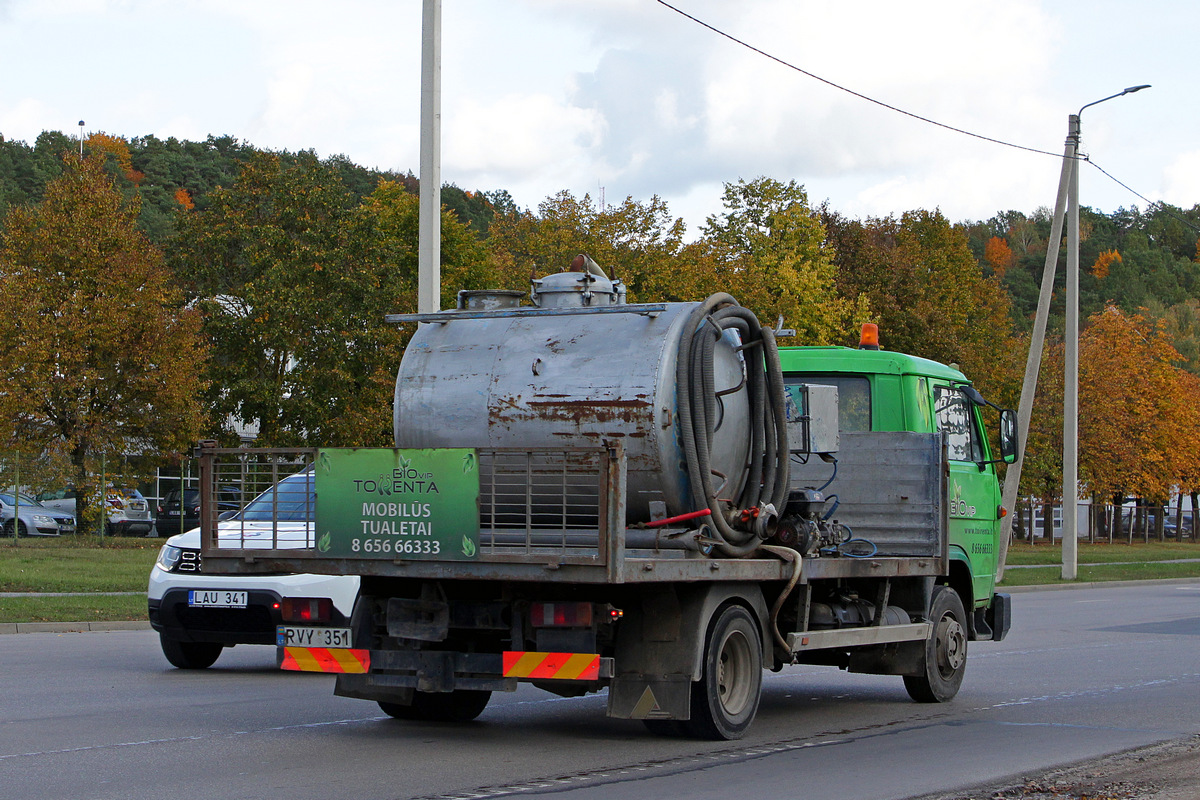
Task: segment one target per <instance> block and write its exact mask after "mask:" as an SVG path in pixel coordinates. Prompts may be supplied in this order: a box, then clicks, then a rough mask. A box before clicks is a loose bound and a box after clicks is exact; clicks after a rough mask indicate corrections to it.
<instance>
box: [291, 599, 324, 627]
mask: <svg viewBox="0 0 1200 800" xmlns="http://www.w3.org/2000/svg"><path fill="white" fill-rule="evenodd" d="M280 614H281V616H282V617H283V621H284V622H329V621H330V620H331V619H332V618H333V601H332V600H330V599H329V598H328V597H285V598H283V608H282V609H281V610H280Z"/></svg>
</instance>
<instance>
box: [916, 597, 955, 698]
mask: <svg viewBox="0 0 1200 800" xmlns="http://www.w3.org/2000/svg"><path fill="white" fill-rule="evenodd" d="M929 619H930V621H931V622H932V623H933V631H932V632H931V633H930V636H929V639H928V640H927V641H926V642H925V669H924V670H923V672H922V673H921V674H920V675H905V676H904V688H905V689H907V690H908V695H909V697H911V698H912V699H913V700H916V701H917V702H918V703H944V702H946V701H947V700H950V699H952V698H953V697H954V695H956V694H958V689H959V687H960V686H962V681H963V674H964V673H965V672H966V670H967V615H966V612H965V611H963V604H962V600H961V599H960V598H959V596H958V592H956V591H954V590H953V589H951V588H950V587H948V586H939V587H937V589H935V590H934V593H933V598H932V600H931V602H930V609H929Z"/></svg>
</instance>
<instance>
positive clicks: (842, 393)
mask: <svg viewBox="0 0 1200 800" xmlns="http://www.w3.org/2000/svg"><path fill="white" fill-rule="evenodd" d="M783 382H784V383H785V384H787V386H788V387H789V390H791V387H793V386H799V385H800V384H802V383H814V384H819V385H822V386H836V387H837V390H838V429H839V430H842V431H869V430H871V382H870V381H869V380H867V379H866V378H865V377H863V376H862V375H838V374H833V375H817V374H810V373H805V374H804V375H796V374H792V375H784V376H783Z"/></svg>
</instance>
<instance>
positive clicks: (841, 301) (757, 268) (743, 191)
mask: <svg viewBox="0 0 1200 800" xmlns="http://www.w3.org/2000/svg"><path fill="white" fill-rule="evenodd" d="M723 204H724V210H723V211H722V212H721V213H720V214H716V215H713V216H710V217H709V218H708V220H707V222H705V224H704V226H703V229H702V230H703V233H704V237H703V239H702V240H701V242H700V246H701V247H703V248H704V249H706V250H707V251H708V252H709V253H710V254H711V256H712V257H713V258H714V259H715V260H716V262H717V264H718V279H719V280H720V281H721V282H722V283H724V284H725V286H723V287H722V288H723V290H724V291H728V292H729V293H730V294H732V295H733V296H735V297H737V298H738V300H739V301H740V302H741V303H742V305H744V306H747V307H748V308H750V309H751V310H753V311H754V312H755V313H756V314H757V315H758V316H759V318H760V319H761V320H762V321H763V322H764V324H768V325H774V324H775V322H776V320H778V319H780V318H782V320H783V323H784V326H785V327H788V328H793V329H795V330H796V336H797V338H796V344H803V345H824V344H834V343H837V342H839V341H844V340H845V339H846V337H847V335H848V332H850V331H853V330H855V329H856V327H857V325H856V323H859V322H865V321H867V320H868V318H869V302H868V298H866V297H865V296H859V297H858V298H856V300H851V299H847V296H846V295H844V294H843V293H839V290H838V286H837V282H836V277H837V269H836V267H835V265H834V262H833V260H832V258H831V254H830V249H829V248H828V247H827V243H826V239H825V229H824V227H823V225H822V223H821V220H820V218H819V216H818V215H817V213H815V212H814V211H813V210H812V208H810V207H809V204H808V195H807V193H806V192H805V191H804V187H803V186H800V185H799V184H797V183H796V182H795V181H789V182H787V183H786V184H785V183H781V182H779V181H776V180H774V179H771V178H765V177H760V178H756V179H755V180H753V181H745V180H739V181H737V182H736V183H727V184H725V190H724V195H723ZM849 335H853V333H851V334H849Z"/></svg>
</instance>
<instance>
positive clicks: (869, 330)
mask: <svg viewBox="0 0 1200 800" xmlns="http://www.w3.org/2000/svg"><path fill="white" fill-rule="evenodd" d="M858 349H859V350H878V349H879V326H878V325H876V324H875V323H874V322H864V323H863V326H862V333H861V334H859V337H858Z"/></svg>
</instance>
